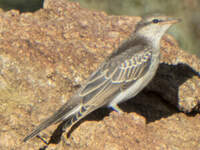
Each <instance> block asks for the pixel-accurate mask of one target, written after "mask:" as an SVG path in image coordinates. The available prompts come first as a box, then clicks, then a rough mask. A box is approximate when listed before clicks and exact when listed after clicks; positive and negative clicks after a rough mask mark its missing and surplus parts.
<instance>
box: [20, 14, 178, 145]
mask: <svg viewBox="0 0 200 150" xmlns="http://www.w3.org/2000/svg"><path fill="white" fill-rule="evenodd" d="M178 22H180V19H178V18H173V17H169V16H149V17H145V18H143V19H142V20H141V21H140V22H139V23H138V24H137V25H136V28H135V30H134V31H133V32H132V33H131V35H130V36H129V38H128V39H127V40H125V41H124V42H122V44H121V45H120V46H119V47H118V48H117V49H115V50H114V51H113V52H112V53H111V54H110V56H108V57H107V58H106V59H105V61H104V62H103V63H102V64H101V65H100V66H99V67H98V69H97V70H96V71H95V72H93V73H92V74H91V75H90V76H89V78H88V79H87V80H86V81H85V82H84V83H83V84H82V85H81V87H80V88H79V89H78V90H77V91H76V92H75V94H74V95H73V96H72V97H71V98H70V99H69V100H68V101H67V102H66V103H65V104H64V105H63V106H61V108H60V109H58V110H57V111H56V112H55V113H54V114H53V115H52V116H50V117H49V118H47V119H46V120H45V121H44V122H42V123H41V124H40V125H39V126H37V127H36V128H35V129H34V130H33V131H32V132H31V133H30V134H29V135H28V136H26V137H25V138H24V139H23V141H24V142H26V141H28V140H29V139H31V138H33V137H34V136H36V135H38V134H39V133H40V132H41V131H42V130H44V129H46V128H47V127H48V126H50V125H52V124H55V123H59V122H64V126H63V128H62V130H63V132H64V131H65V130H66V129H67V128H69V127H72V126H73V125H74V124H75V123H77V122H78V121H79V120H81V119H82V118H84V117H85V116H87V115H88V114H90V113H91V112H93V111H94V110H96V109H98V108H100V107H105V106H106V107H109V108H112V109H113V110H115V111H117V112H119V113H122V112H123V111H122V110H121V109H120V108H119V106H118V104H120V103H122V102H124V101H126V100H128V99H130V98H133V97H134V96H136V95H137V94H138V93H139V92H140V91H141V90H142V89H143V88H144V87H146V86H147V84H148V83H149V82H150V81H151V80H152V78H153V77H154V75H155V73H156V71H157V69H158V66H159V62H160V41H161V38H162V36H163V35H164V34H165V32H166V31H167V30H168V28H169V27H170V26H171V25H173V24H175V23H178Z"/></svg>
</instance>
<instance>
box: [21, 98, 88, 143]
mask: <svg viewBox="0 0 200 150" xmlns="http://www.w3.org/2000/svg"><path fill="white" fill-rule="evenodd" d="M85 112H86V107H84V106H83V105H82V103H81V98H80V97H74V98H72V99H70V100H69V101H68V102H67V103H66V104H64V105H63V106H62V107H61V108H60V109H59V110H58V111H57V112H56V113H54V114H53V115H52V116H51V117H50V118H48V119H47V120H45V121H44V122H42V123H41V124H40V125H39V126H38V127H36V129H35V130H33V132H32V133H30V134H29V135H28V136H26V137H25V138H24V140H23V141H24V142H26V141H27V140H29V139H31V138H33V137H34V136H36V135H38V133H39V132H41V131H42V130H44V129H46V128H47V127H48V126H50V125H52V124H54V123H58V122H60V121H66V122H67V124H66V126H65V128H66V127H69V126H71V125H72V124H74V123H75V122H77V121H79V120H80V119H81V118H82V117H83V114H84V113H85ZM84 116H85V115H84Z"/></svg>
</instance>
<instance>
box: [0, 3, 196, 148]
mask: <svg viewBox="0 0 200 150" xmlns="http://www.w3.org/2000/svg"><path fill="white" fill-rule="evenodd" d="M140 19H141V18H140V17H127V16H123V17H122V16H108V15H107V14H105V13H104V12H95V11H90V10H87V9H84V8H81V7H80V6H79V4H78V3H73V2H67V1H66V0H59V1H56V0H48V1H47V0H46V1H45V3H44V9H40V10H38V11H36V12H34V13H21V14H20V13H19V11H16V10H11V11H8V12H3V11H1V12H0V39H1V40H0V103H1V105H0V112H1V113H0V121H1V125H0V148H1V149H15V150H19V149H20V150H27V149H34V150H35V149H54V150H57V149H59V150H62V149H71V150H76V149H77V150H83V149H84V150H90V149H91V150H93V149H101V150H102V149H113V150H124V149H140V150H141V149H183V150H184V149H185V150H186V149H194V150H198V149H200V145H199V139H200V136H199V135H200V126H199V124H200V120H199V114H194V115H186V114H183V113H181V112H179V111H178V110H177V107H178V108H179V109H180V110H183V111H186V112H190V111H192V110H196V111H199V108H198V107H199V92H198V91H199V89H200V88H199V68H200V63H199V60H198V59H197V57H196V56H194V55H191V54H187V53H186V52H184V51H182V50H181V49H180V48H179V47H178V45H177V43H176V42H175V40H174V39H173V38H172V37H171V36H169V35H166V36H165V37H164V38H163V40H162V62H163V64H161V65H160V67H159V70H158V73H157V75H156V77H155V79H154V80H153V81H152V83H151V84H150V85H149V86H148V87H147V88H146V89H145V90H144V91H143V92H141V93H140V94H139V95H138V96H136V97H135V98H133V100H130V101H128V102H127V103H124V104H122V105H121V106H120V107H121V108H122V109H123V110H124V111H125V113H123V114H118V113H116V112H108V109H100V110H97V111H95V112H94V113H92V114H91V115H89V116H88V117H86V118H85V119H83V120H82V121H80V122H79V123H78V124H76V125H75V126H73V127H72V129H69V130H68V132H67V134H66V135H68V138H65V142H63V140H60V139H61V135H59V132H58V129H59V127H60V126H58V125H52V126H51V127H49V128H47V129H46V130H44V131H42V132H41V133H40V135H41V136H42V137H43V139H45V140H47V141H49V139H51V144H50V145H48V146H46V145H45V143H44V142H42V141H41V140H40V139H39V138H33V139H31V140H30V141H28V142H27V143H23V142H22V140H23V138H24V137H25V136H26V135H27V134H28V133H29V132H30V131H31V130H32V129H33V128H34V127H35V126H36V125H38V124H39V123H40V122H41V121H43V120H44V119H45V118H47V117H48V116H50V115H51V114H52V113H53V112H55V110H56V109H58V108H59V107H60V106H61V105H62V104H64V103H65V102H66V101H67V100H68V99H69V98H70V96H71V95H72V94H73V93H74V92H75V91H76V90H77V88H78V85H80V84H81V83H82V82H84V80H85V79H86V78H87V77H88V76H89V75H90V74H91V73H92V72H93V71H94V70H95V69H96V68H97V67H98V65H99V64H100V63H101V62H103V60H104V59H105V57H107V56H108V55H109V54H110V53H111V52H112V51H113V50H114V49H115V48H116V47H118V45H119V44H120V43H121V42H122V41H123V40H124V39H126V38H127V37H128V36H129V35H130V33H131V32H132V31H133V30H134V28H135V25H136V23H137V22H138V21H140ZM66 135H64V137H66ZM182 143H184V144H182Z"/></svg>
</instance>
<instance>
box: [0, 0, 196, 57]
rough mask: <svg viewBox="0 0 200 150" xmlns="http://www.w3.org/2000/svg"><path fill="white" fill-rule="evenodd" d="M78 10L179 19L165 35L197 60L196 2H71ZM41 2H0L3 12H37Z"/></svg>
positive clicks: (25, 0) (12, 0)
mask: <svg viewBox="0 0 200 150" xmlns="http://www.w3.org/2000/svg"><path fill="white" fill-rule="evenodd" d="M71 1H75V2H79V3H80V5H81V6H82V7H85V8H89V9H93V10H100V11H105V12H106V13H108V14H110V15H128V16H143V15H147V14H154V13H156V14H157V13H160V14H164V15H170V16H176V17H179V18H181V19H182V20H183V21H182V23H179V24H177V25H176V26H173V27H172V28H171V29H170V30H169V33H170V34H173V36H174V37H175V38H176V39H177V41H178V42H179V45H180V47H181V48H182V49H184V50H186V51H188V52H190V53H193V54H196V55H197V56H199V57H200V0H71ZM42 4H43V0H0V7H1V8H2V9H4V10H9V9H18V10H20V11H21V12H27V11H31V12H34V11H37V10H38V9H40V8H42Z"/></svg>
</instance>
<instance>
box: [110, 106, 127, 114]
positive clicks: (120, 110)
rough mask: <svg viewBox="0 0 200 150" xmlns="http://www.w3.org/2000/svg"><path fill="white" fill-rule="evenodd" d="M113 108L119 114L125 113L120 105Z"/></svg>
mask: <svg viewBox="0 0 200 150" xmlns="http://www.w3.org/2000/svg"><path fill="white" fill-rule="evenodd" d="M111 108H112V109H113V110H114V111H116V112H118V113H123V112H124V111H123V110H122V109H121V108H120V107H119V106H118V105H113V106H111Z"/></svg>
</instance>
